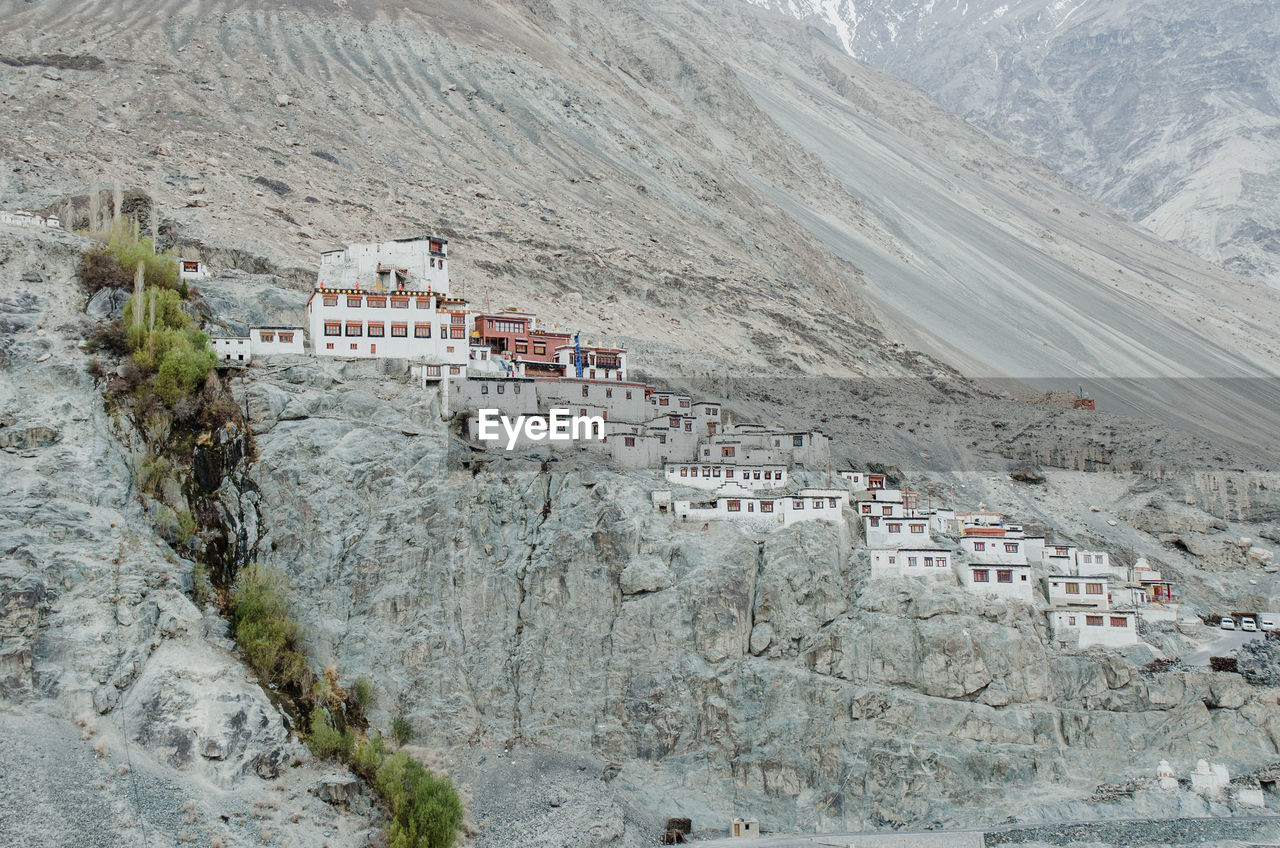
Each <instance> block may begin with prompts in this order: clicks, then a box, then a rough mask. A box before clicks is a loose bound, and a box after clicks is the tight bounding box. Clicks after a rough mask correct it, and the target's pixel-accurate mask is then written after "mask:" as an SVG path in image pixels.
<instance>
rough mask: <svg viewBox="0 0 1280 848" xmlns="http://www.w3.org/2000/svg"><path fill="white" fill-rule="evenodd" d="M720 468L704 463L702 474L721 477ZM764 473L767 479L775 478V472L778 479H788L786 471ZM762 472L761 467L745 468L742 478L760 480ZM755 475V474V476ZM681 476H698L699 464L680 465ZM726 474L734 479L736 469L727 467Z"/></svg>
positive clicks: (726, 476) (730, 478) (727, 477)
mask: <svg viewBox="0 0 1280 848" xmlns="http://www.w3.org/2000/svg"><path fill="white" fill-rule="evenodd" d="M720 469H721V466H719V465H704V466H702V476H703V477H719V476H720ZM763 473H764V479H766V480H773V479H774V474H775V473H776V474H777V479H778V480H784V479H786V476H785V475H786V472H785V471H777V472H774V471H765V472H763ZM760 474H761V471H760V469H758V468H757V469H751V468H745V469H742V479H743V480H759V479H760ZM753 475H754V476H753ZM680 476H681V477H697V476H698V466H696V465H682V466H680ZM724 476H725V479H728V480H732V479H733V476H734V469H733V468H725V469H724Z"/></svg>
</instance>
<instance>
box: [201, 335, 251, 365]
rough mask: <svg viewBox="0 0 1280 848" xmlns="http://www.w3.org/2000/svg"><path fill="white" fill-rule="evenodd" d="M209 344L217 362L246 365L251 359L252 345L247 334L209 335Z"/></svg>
mask: <svg viewBox="0 0 1280 848" xmlns="http://www.w3.org/2000/svg"><path fill="white" fill-rule="evenodd" d="M209 346H210V347H211V348H213V352H214V353H215V354H216V355H217V357H218V361H219V362H224V363H226V364H228V365H248V364H249V363H250V362H252V361H253V347H252V346H251V345H250V343H249V338H248V336H210V337H209Z"/></svg>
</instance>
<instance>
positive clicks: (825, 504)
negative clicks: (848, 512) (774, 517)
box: [726, 498, 839, 512]
mask: <svg viewBox="0 0 1280 848" xmlns="http://www.w3.org/2000/svg"><path fill="white" fill-rule="evenodd" d="M809 500H810V501H811V502H812V507H813V508H814V509H824V508H825V509H835V508H836V507H837V506H838V505H839V501H838V500H837V499H836V498H810V499H809ZM804 502H805V498H792V499H791V508H792V509H793V510H796V509H804ZM726 503H727V508H728V510H729V512H741V511H742V501H740V500H729V501H727V502H726ZM754 505H755V501H747V512H753V511H754V510H753V509H752V507H753V506H754ZM760 511H761V512H773V501H760Z"/></svg>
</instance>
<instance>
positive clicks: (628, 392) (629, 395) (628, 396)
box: [627, 389, 631, 400]
mask: <svg viewBox="0 0 1280 848" xmlns="http://www.w3.org/2000/svg"><path fill="white" fill-rule="evenodd" d="M627 400H631V390H630V389H627Z"/></svg>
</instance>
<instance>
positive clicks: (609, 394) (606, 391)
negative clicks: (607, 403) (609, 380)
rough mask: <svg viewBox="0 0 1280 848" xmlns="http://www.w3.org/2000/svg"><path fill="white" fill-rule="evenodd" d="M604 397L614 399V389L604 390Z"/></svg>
mask: <svg viewBox="0 0 1280 848" xmlns="http://www.w3.org/2000/svg"><path fill="white" fill-rule="evenodd" d="M604 396H605V397H607V398H611V397H613V389H605V390H604Z"/></svg>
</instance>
